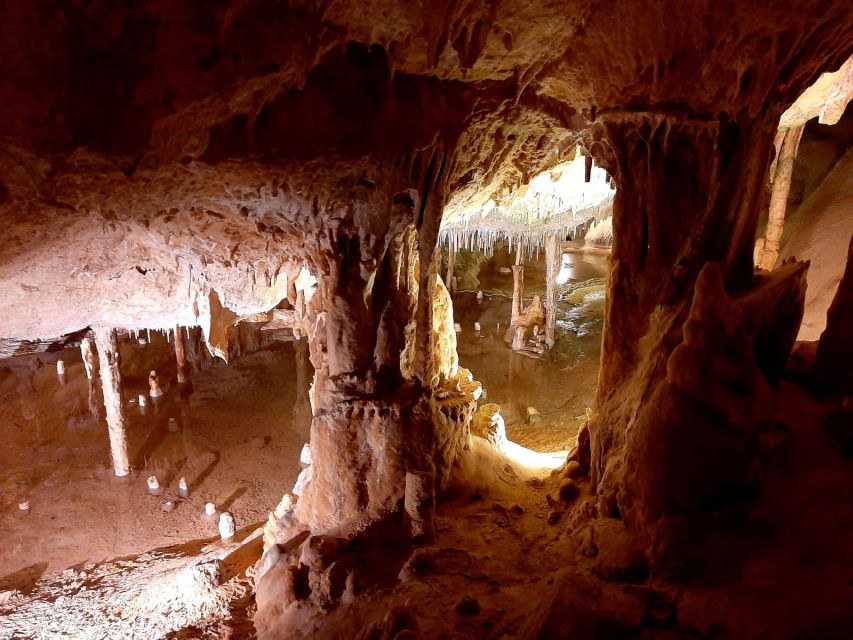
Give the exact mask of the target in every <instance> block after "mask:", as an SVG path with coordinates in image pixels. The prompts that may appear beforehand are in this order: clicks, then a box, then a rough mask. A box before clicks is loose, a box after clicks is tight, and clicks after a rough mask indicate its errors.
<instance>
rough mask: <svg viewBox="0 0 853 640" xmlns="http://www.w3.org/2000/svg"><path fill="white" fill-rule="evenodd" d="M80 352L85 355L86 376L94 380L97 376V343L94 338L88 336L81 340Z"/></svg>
mask: <svg viewBox="0 0 853 640" xmlns="http://www.w3.org/2000/svg"><path fill="white" fill-rule="evenodd" d="M80 354H81V355H82V356H83V367H84V368H85V369H86V377H87V378H88V379H89V380H92V379H93V378H94V377H95V343H94V341H93V340H92V338H90V337H88V336H87V337H85V338H83V340H81V341H80Z"/></svg>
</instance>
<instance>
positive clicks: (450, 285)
mask: <svg viewBox="0 0 853 640" xmlns="http://www.w3.org/2000/svg"><path fill="white" fill-rule="evenodd" d="M455 267H456V247H454V246H453V245H452V244H451V245H449V246H448V247H447V277H446V278H445V279H444V281H445V282H446V283H447V290H448V291H449V292H450V293H453V292H454V291H455V290H456V278H455V277H454V275H453V270H454V268H455Z"/></svg>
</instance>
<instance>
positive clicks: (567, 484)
mask: <svg viewBox="0 0 853 640" xmlns="http://www.w3.org/2000/svg"><path fill="white" fill-rule="evenodd" d="M579 493H580V489H579V488H578V485H577V483H576V482H575V481H574V480H572V479H571V478H563V480H562V482H560V500H564V501H565V502H571V501H572V500H574V499H575V498H577V497H578V494H579Z"/></svg>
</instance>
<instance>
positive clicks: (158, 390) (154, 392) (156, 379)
mask: <svg viewBox="0 0 853 640" xmlns="http://www.w3.org/2000/svg"><path fill="white" fill-rule="evenodd" d="M148 386H149V388H150V391H149V395H150V396H151V397H152V398H159V397H160V396H162V395H163V388H162V387H161V386H160V376H158V375H157V372H156V371H153V370H152V371H151V373H149V374H148Z"/></svg>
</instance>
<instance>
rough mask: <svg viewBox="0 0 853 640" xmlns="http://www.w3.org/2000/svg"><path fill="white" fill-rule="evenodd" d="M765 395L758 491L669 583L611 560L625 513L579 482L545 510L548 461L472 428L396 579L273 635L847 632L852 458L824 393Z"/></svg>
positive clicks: (663, 636)
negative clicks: (837, 438) (559, 509)
mask: <svg viewBox="0 0 853 640" xmlns="http://www.w3.org/2000/svg"><path fill="white" fill-rule="evenodd" d="M774 402H775V407H774V417H775V419H776V421H777V423H776V424H779V423H780V422H782V423H784V425H785V426H784V427H783V428H781V429H780V432H779V434H777V435H778V436H779V437H778V438H776V439H775V442H774V446H773V454H772V455H771V456H770V457H769V458H768V460H769V464H768V468H767V469H766V471H765V474H766V482H765V485H764V487H765V488H764V491H763V493H762V495H761V496H759V497H758V498H757V499H756V500H755V501H754V502H752V503H751V504H749V505H748V507H747V509H746V511H745V512H741V513H739V514H738V515H736V516H734V517H731V516H729V515H726V514H721V515H720V519H721V522H720V523H719V525H718V527H716V528H715V529H714V532H713V533H711V532H710V531H709V536H708V538H707V539H706V540H703V541H699V540H695V541H694V544H696V545H697V546H698V547H699V548H701V549H702V552H703V555H704V556H705V559H706V563H707V570H706V571H705V572H704V573H702V574H701V577H698V578H694V579H692V580H686V581H684V582H681V583H679V584H674V583H672V582H668V581H666V580H663V579H659V578H655V577H654V576H652V577H648V578H645V579H642V578H639V579H635V580H633V581H630V580H627V579H625V575H627V574H619V573H612V572H611V571H612V570H613V569H614V568H615V569H619V568H620V567H621V566H622V565H620V553H621V549H620V544H622V543H621V542H620V540H621V538H619V537H618V532H617V530H622V531H624V527H623V526H622V523H621V521H619V520H609V519H606V520H594V513H595V509H594V505H595V496H594V495H592V494H591V492H590V487H589V484H588V481H583V480H582V481H581V482H580V485H581V494H580V496H579V497H578V498H577V499H575V500H574V502H573V503H572V504H571V506H570V507H569V508H568V510H567V511H566V512H564V513H563V514H562V517H560V518H559V520H558V521H556V522H550V523H549V518H548V516H549V513H551V511H552V506H551V505H550V504H549V501H548V500H547V496H548V495H551V496H553V495H555V494H556V488H557V485H558V483H559V479H560V478H559V476H557V477H555V476H553V475H549V474H547V473H542V472H540V471H536V470H532V469H527V468H524V467H521V466H519V465H502V464H501V462H500V461H499V459H496V456H497V455H498V454H497V453H496V452H495V450H493V449H491V448H490V447H489V446H488V445H485V444H484V443H485V441H483V440H480V439H478V438H474V439H473V442H474V443H473V444H472V448H471V451H469V452H468V454H466V456H465V457H464V459H463V462H462V464H461V465H458V467H457V473H458V475H459V480H460V483H461V485H462V486H464V487H466V489H465V490H464V491H462V492H461V493H460V494H458V495H456V496H455V498H453V499H451V500H450V501H446V502H444V503H443V504H442V505H440V508H439V510H438V514H437V529H438V532H437V535H436V537H435V538H434V539H433V540H432V541H430V542H429V543H428V544H426V545H424V546H421V547H416V548H414V549H410V550H408V551H405V552H404V553H403V554H402V555H401V557H399V558H397V557H394V556H393V555H391V554H390V553H389V554H388V557H387V559H386V562H387V563H388V565H390V566H391V567H393V570H394V571H395V572H396V571H398V570H399V573H395V577H396V579H395V580H392V581H391V584H392V586H391V587H390V588H387V589H374V590H368V591H366V592H365V593H363V594H362V595H360V596H358V597H357V598H356V599H355V600H354V601H353V602H350V603H348V604H345V605H342V606H339V607H338V608H336V609H333V610H332V611H331V613H328V614H325V615H323V616H322V617H320V618H318V617H311V616H309V615H306V612H304V611H300V610H299V609H298V608H297V609H296V610H294V612H293V616H292V618H291V619H290V620H289V623H290V626H288V627H285V628H284V629H283V630H286V631H287V632H288V633H287V634H286V635H285V636H281V637H306V638H324V639H326V638H335V639H340V640H344V639H345V638H359V639H362V638H363V639H367V638H386V637H387V638H391V637H394V634H395V633H396V632H398V631H399V630H400V629H404V628H408V629H412V630H413V631H415V632H416V635H414V636H407V637H420V638H442V639H455V640H462V639H475V638H476V639H495V640H507V639H509V638H519V639H524V640H533V639H536V640H550V639H555V640H556V639H562V638H572V639H573V640H592V639H603V638H607V639H611V638H612V639H614V640H618V639H622V638H642V639H646V640H649V639H653V640H677V639H684V638H703V639H709V640H710V639H713V640H729V639H731V640H735V639H738V640H739V639H746V638H761V639H763V640H794V639H802V640H805V639H807V638H808V639H812V638H821V639H824V640H830V639H832V640H841V639H842V638H849V637H850V635H849V633H850V629H851V628H853V627H851V624H853V609H851V607H850V603H851V602H853V547H851V545H850V544H849V543H850V535H851V532H853V486H851V484H850V483H849V478H850V474H851V472H853V460H850V459H848V458H844V457H843V456H842V455H841V453H840V452H839V451H838V450H837V449H836V448H835V445H834V444H833V443H832V442H831V440H830V438H828V437H827V436H826V434H825V433H824V432H823V430H822V429H821V426H820V425H821V424H822V423H823V421H824V419H825V417H826V415H827V414H828V412H829V411H831V410H832V407H833V405H832V403H829V402H826V401H821V400H818V399H815V398H813V397H811V396H809V395H807V394H806V393H805V392H804V391H803V390H802V389H800V388H799V387H796V386H794V385H792V384H789V383H785V382H783V383H781V385H780V387H779V388H778V389H777V391H776V394H775V401H774ZM602 523H604V524H605V525H606V524H607V523H610V524H611V525H613V524H615V525H616V527H615V529H613V528H608V527H606V526H601V525H602ZM601 549H608V551H607V553H606V554H605V553H604V552H602V551H601ZM385 570H386V571H387V570H388V568H387V567H386V568H385ZM291 634H292V635H291ZM401 637H402V636H401Z"/></svg>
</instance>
